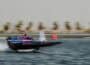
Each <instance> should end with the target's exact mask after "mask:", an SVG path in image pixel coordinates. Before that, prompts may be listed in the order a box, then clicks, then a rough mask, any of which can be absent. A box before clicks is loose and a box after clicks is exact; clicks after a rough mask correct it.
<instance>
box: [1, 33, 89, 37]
mask: <svg viewBox="0 0 90 65" xmlns="http://www.w3.org/2000/svg"><path fill="white" fill-rule="evenodd" d="M20 35H22V34H19V33H0V37H8V36H20ZM28 35H29V36H32V37H35V38H37V37H38V36H39V33H28ZM45 35H46V37H47V38H49V37H50V36H51V34H50V33H49V34H45ZM57 35H58V36H59V38H88V37H90V34H87V33H57Z"/></svg>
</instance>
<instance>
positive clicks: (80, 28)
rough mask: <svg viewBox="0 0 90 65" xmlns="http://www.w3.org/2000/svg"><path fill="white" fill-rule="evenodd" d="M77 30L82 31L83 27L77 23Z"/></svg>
mask: <svg viewBox="0 0 90 65" xmlns="http://www.w3.org/2000/svg"><path fill="white" fill-rule="evenodd" d="M76 30H82V27H81V25H80V23H79V22H76Z"/></svg>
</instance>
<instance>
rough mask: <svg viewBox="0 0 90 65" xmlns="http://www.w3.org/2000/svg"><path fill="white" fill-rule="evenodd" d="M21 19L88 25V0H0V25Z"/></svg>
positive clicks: (47, 22) (35, 21)
mask: <svg viewBox="0 0 90 65" xmlns="http://www.w3.org/2000/svg"><path fill="white" fill-rule="evenodd" d="M19 20H23V21H24V24H28V22H29V21H32V22H33V23H35V25H36V24H37V22H39V21H42V22H43V23H45V24H46V25H47V24H48V26H49V24H52V22H53V21H58V23H59V24H60V25H61V26H63V24H64V22H65V21H70V22H71V24H72V25H74V24H75V22H77V21H79V22H80V23H81V25H82V26H85V27H87V26H89V24H90V23H89V22H90V0H0V25H3V24H5V22H7V21H10V22H11V23H12V24H14V23H17V22H18V21H19Z"/></svg>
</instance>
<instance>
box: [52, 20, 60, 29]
mask: <svg viewBox="0 0 90 65" xmlns="http://www.w3.org/2000/svg"><path fill="white" fill-rule="evenodd" d="M58 29H59V25H58V23H57V22H53V27H52V30H58Z"/></svg>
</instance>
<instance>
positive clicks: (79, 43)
mask: <svg viewBox="0 0 90 65" xmlns="http://www.w3.org/2000/svg"><path fill="white" fill-rule="evenodd" d="M61 41H62V42H63V44H60V45H57V46H52V47H45V48H41V49H40V53H31V52H30V53H29V52H28V53H15V52H12V51H10V50H9V49H7V48H8V47H7V45H6V41H4V40H0V50H1V52H0V65H90V39H62V40H61Z"/></svg>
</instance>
